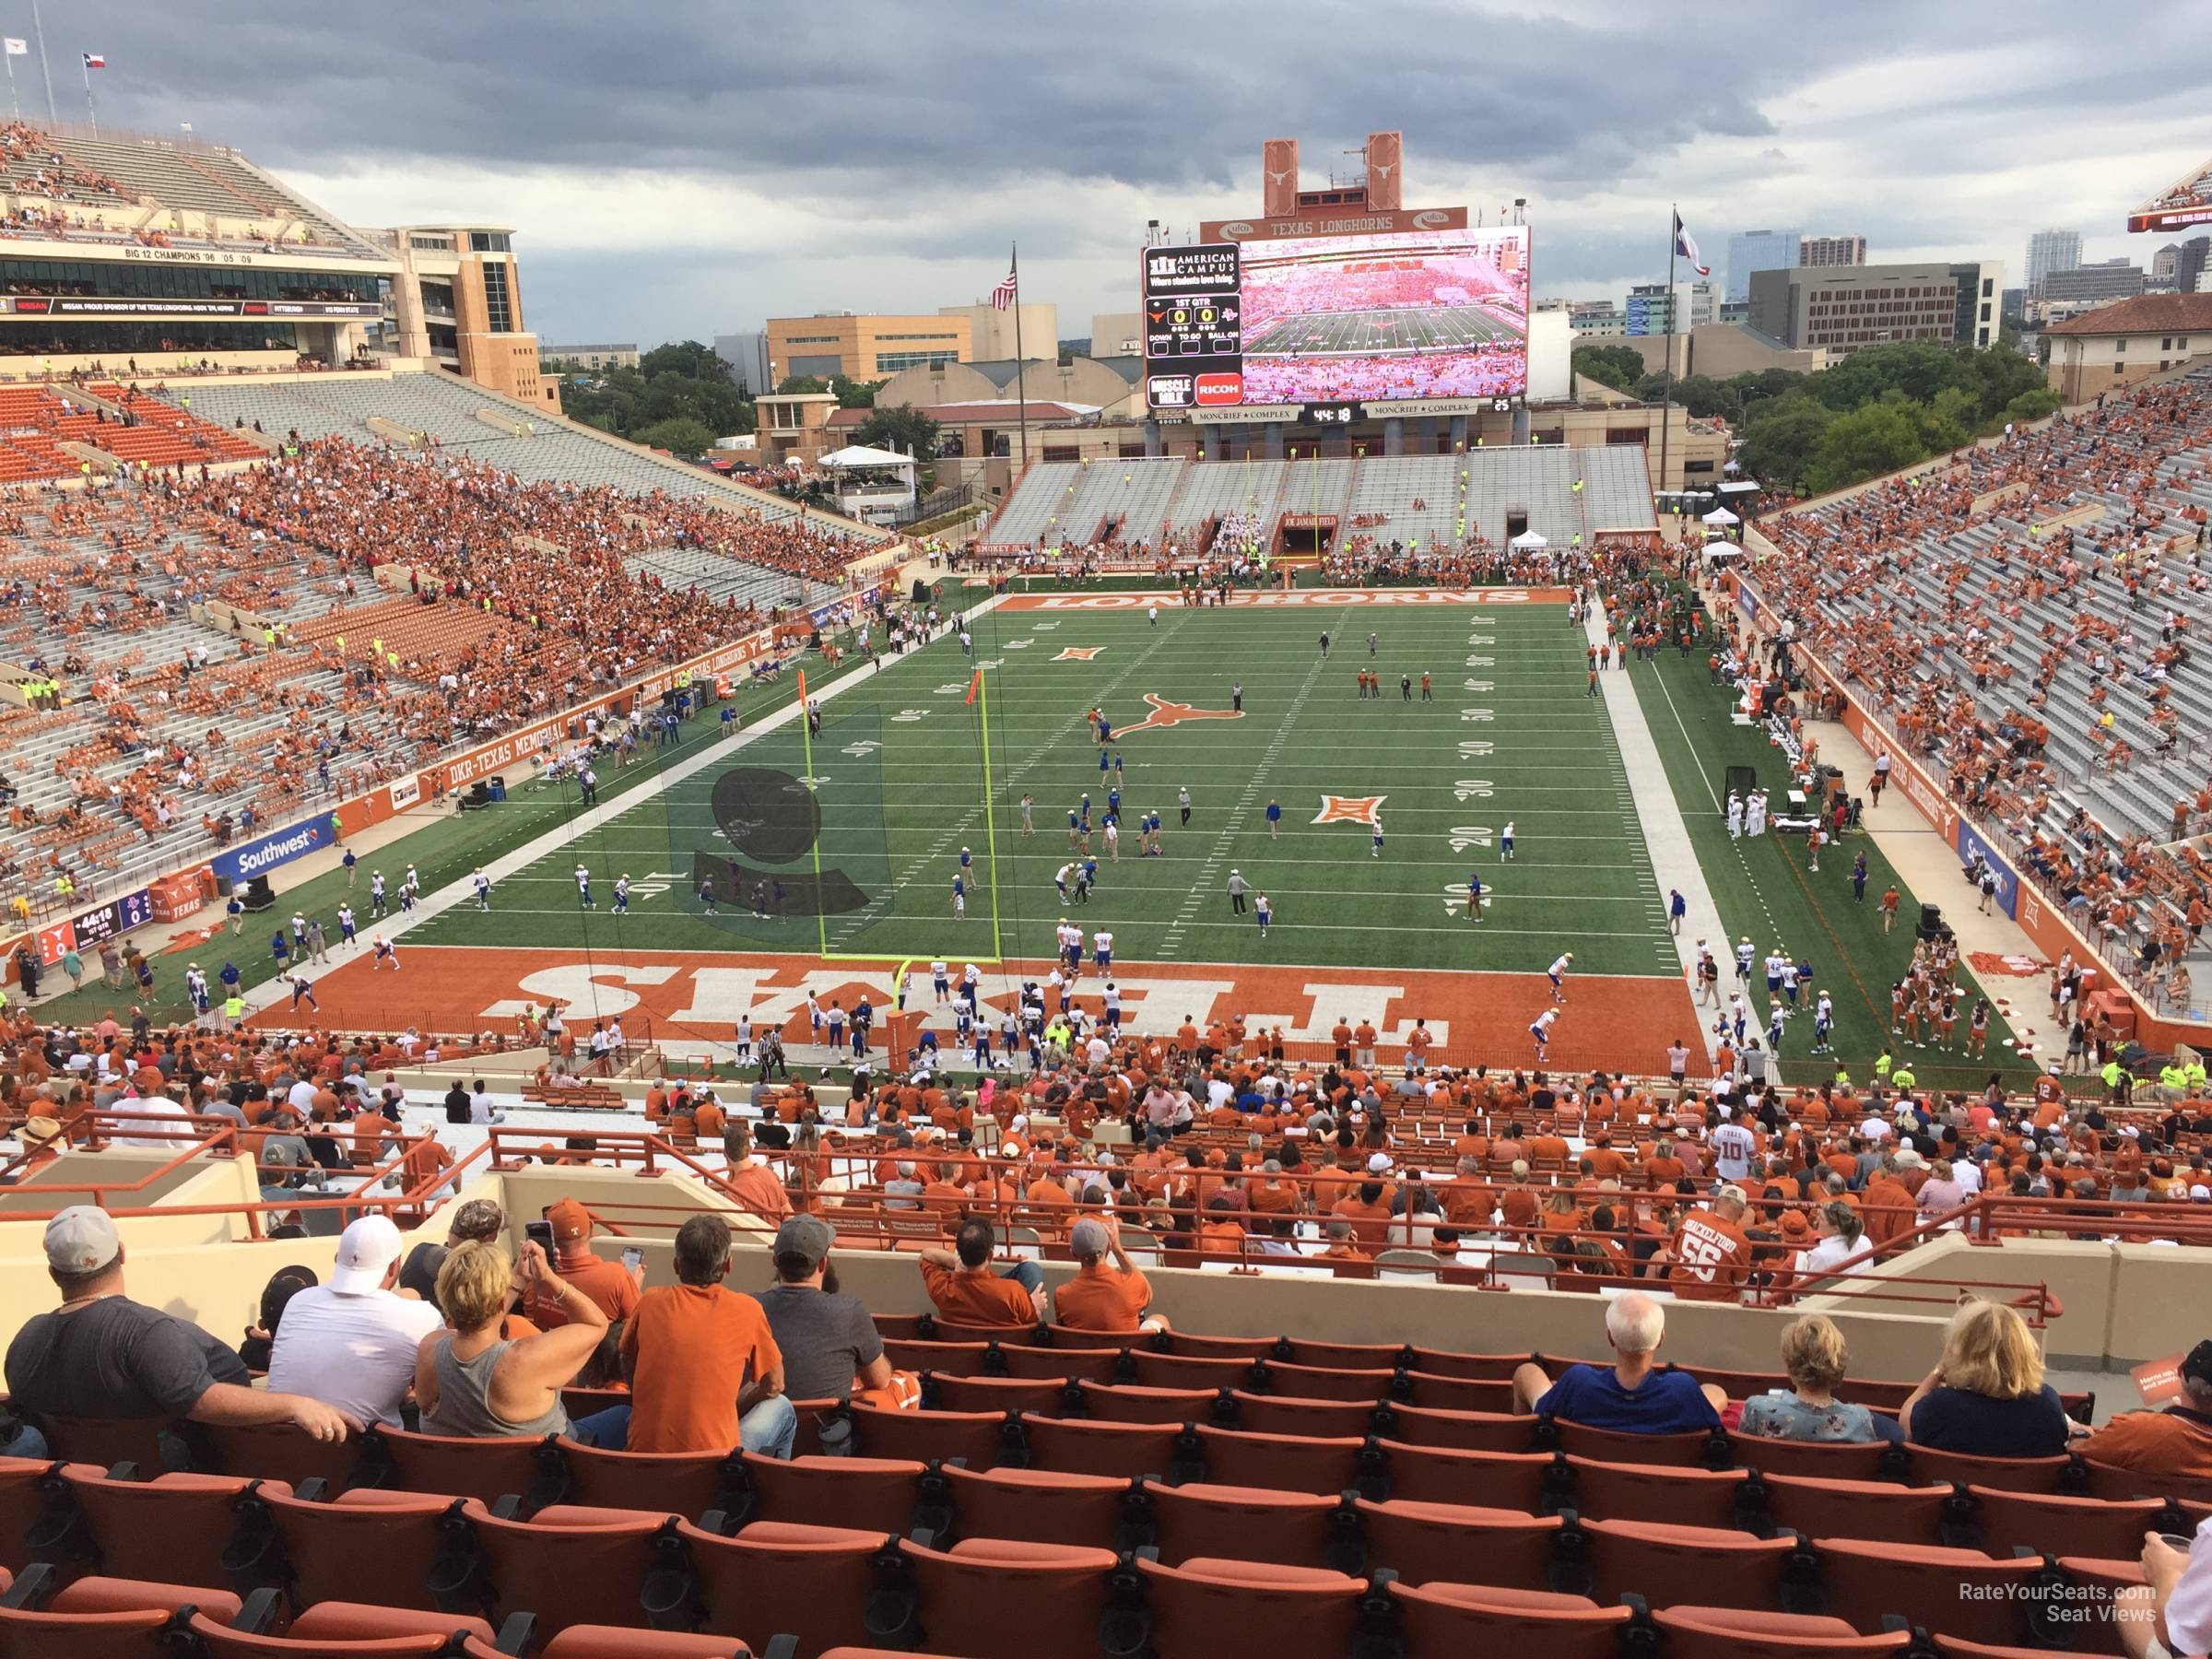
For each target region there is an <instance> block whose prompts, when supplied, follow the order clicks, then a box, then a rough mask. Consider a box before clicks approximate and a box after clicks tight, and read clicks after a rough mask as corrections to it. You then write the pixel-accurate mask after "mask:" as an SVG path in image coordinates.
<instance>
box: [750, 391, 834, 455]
mask: <svg viewBox="0 0 2212 1659" xmlns="http://www.w3.org/2000/svg"><path fill="white" fill-rule="evenodd" d="M837 409H838V402H837V394H836V393H834V392H772V393H769V394H763V395H759V396H756V397H755V398H754V400H753V441H754V445H755V452H756V453H757V455H758V456H759V462H760V464H761V465H763V466H781V465H784V464H785V463H787V462H791V461H818V460H820V459H821V458H822V457H823V456H824V455H826V454H828V453H830V451H831V450H833V449H836V448H837V447H838V446H839V442H840V440H839V439H838V438H836V437H835V436H833V435H832V434H831V432H830V416H832V415H834V414H836V413H837Z"/></svg>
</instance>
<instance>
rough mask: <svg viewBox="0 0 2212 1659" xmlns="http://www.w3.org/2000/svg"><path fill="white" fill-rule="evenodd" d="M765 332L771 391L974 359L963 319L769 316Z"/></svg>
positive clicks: (877, 377) (833, 314)
mask: <svg viewBox="0 0 2212 1659" xmlns="http://www.w3.org/2000/svg"><path fill="white" fill-rule="evenodd" d="M767 333H768V384H769V385H770V386H771V387H774V386H780V385H782V383H783V382H784V381H785V380H787V379H789V378H790V377H791V376H793V375H809V376H813V377H815V378H817V379H821V380H827V379H829V378H830V376H831V375H835V374H841V375H843V376H845V377H846V378H847V379H848V380H865V381H874V380H881V379H883V378H884V377H885V376H886V375H889V374H897V373H898V372H899V371H900V370H902V369H920V368H927V367H930V366H932V365H935V364H942V363H965V362H970V361H972V360H973V359H974V357H975V349H974V336H973V335H972V333H971V331H970V329H969V326H968V319H967V317H966V316H965V315H959V316H949V317H947V316H936V315H931V316H878V315H873V314H869V315H864V314H862V313H860V312H818V313H816V314H815V315H814V316H811V317H771V318H770V319H769V320H768V329H767ZM1047 338H1048V339H1049V338H1050V336H1049V335H1048V336H1047Z"/></svg>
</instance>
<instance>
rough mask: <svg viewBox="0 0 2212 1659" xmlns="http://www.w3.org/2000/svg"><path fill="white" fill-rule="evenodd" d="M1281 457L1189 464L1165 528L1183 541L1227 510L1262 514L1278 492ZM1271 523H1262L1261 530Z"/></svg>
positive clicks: (1285, 466) (1283, 468)
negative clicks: (1275, 459) (1190, 465)
mask: <svg viewBox="0 0 2212 1659" xmlns="http://www.w3.org/2000/svg"><path fill="white" fill-rule="evenodd" d="M1288 465H1289V464H1288V462H1283V461H1219V462H1215V463H1212V464H1210V465H1208V464H1206V463H1204V462H1201V463H1199V464H1198V465H1194V466H1193V467H1191V468H1190V470H1189V472H1188V474H1187V476H1186V477H1184V479H1183V483H1182V488H1181V489H1180V490H1178V491H1177V492H1176V495H1175V500H1174V504H1173V505H1172V506H1171V508H1170V509H1169V512H1168V529H1169V531H1170V532H1171V534H1174V535H1181V536H1182V537H1183V538H1184V539H1185V541H1186V543H1187V542H1188V541H1189V539H1190V538H1192V537H1194V536H1195V535H1198V534H1199V533H1200V532H1201V531H1203V530H1204V529H1205V528H1206V526H1207V525H1208V524H1212V523H1214V522H1215V521H1216V520H1218V519H1221V518H1226V517H1227V516H1229V515H1230V513H1249V514H1252V515H1253V516H1254V517H1259V516H1262V515H1264V514H1266V513H1267V512H1269V509H1270V507H1271V505H1272V504H1273V502H1274V500H1275V499H1276V497H1277V496H1278V495H1280V494H1281V493H1282V488H1283V474H1284V472H1285V471H1286V470H1288ZM1269 528H1271V524H1268V525H1263V526H1262V529H1263V531H1265V530H1267V529H1269Z"/></svg>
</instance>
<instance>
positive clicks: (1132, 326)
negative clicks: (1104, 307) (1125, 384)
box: [1090, 312, 1145, 357]
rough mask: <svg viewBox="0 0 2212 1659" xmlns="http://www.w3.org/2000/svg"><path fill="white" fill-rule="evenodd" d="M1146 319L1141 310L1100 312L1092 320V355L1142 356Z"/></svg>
mask: <svg viewBox="0 0 2212 1659" xmlns="http://www.w3.org/2000/svg"><path fill="white" fill-rule="evenodd" d="M1144 349H1145V320H1144V313H1143V312H1099V313H1098V314H1097V315H1096V316H1094V317H1092V318H1091V320H1090V355H1091V356H1092V357H1141V356H1143V355H1144Z"/></svg>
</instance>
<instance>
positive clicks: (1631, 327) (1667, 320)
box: [1621, 282, 1677, 338]
mask: <svg viewBox="0 0 2212 1659" xmlns="http://www.w3.org/2000/svg"><path fill="white" fill-rule="evenodd" d="M1676 299H1677V296H1676V295H1675V294H1672V293H1669V292H1668V291H1667V287H1666V284H1665V283H1664V282H1640V283H1638V284H1637V285H1636V286H1635V287H1634V288H1630V290H1629V297H1628V299H1627V300H1625V301H1624V302H1623V303H1622V305H1621V316H1622V319H1623V326H1622V329H1621V332H1622V333H1623V334H1625V335H1629V336H1630V337H1631V338H1633V337H1635V336H1636V335H1670V334H1674V333H1676V332H1677V330H1676V328H1675V300H1676Z"/></svg>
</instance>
